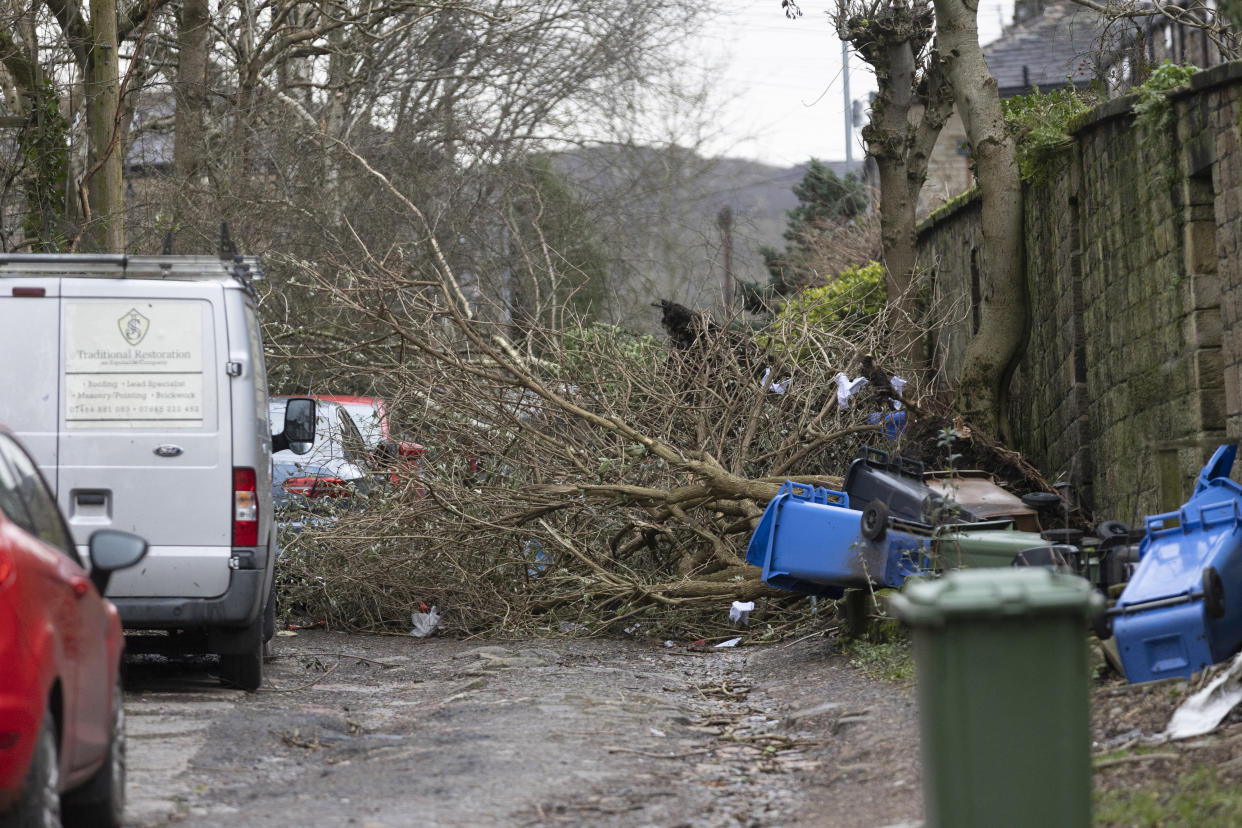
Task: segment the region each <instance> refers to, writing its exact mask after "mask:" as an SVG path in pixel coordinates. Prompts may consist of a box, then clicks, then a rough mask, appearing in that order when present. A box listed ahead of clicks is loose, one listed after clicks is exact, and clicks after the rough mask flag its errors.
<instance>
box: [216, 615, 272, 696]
mask: <svg viewBox="0 0 1242 828" xmlns="http://www.w3.org/2000/svg"><path fill="white" fill-rule="evenodd" d="M263 643H264V642H263V616H259V618H258V620H256V621H255V622H254V623H253V624H251V625H250V626H249V627H247V628H246V631H245V632H244V633H242V635H240V636H238V645H239V646H241V652H234V653H221V654H220V681H221V682H222V683H223V684H227V685H228V686H230V687H236V688H238V689H239V690H245V691H246V692H247V693H253V692H254V691H255V690H258V689H259V687H260V685H262V684H263Z"/></svg>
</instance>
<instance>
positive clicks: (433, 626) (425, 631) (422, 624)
mask: <svg viewBox="0 0 1242 828" xmlns="http://www.w3.org/2000/svg"><path fill="white" fill-rule="evenodd" d="M410 620H411V621H413V622H414V629H412V630H410V635H412V636H414V637H415V638H426V637H427V636H429V635H431V634H432V633H433V632H435V631H436V630H438V629H440V627H441V624H440V613H438V612H436V608H435V607H432V608H431V609H430V610H428V611H427V612H415V613H412V614H411V615H410Z"/></svg>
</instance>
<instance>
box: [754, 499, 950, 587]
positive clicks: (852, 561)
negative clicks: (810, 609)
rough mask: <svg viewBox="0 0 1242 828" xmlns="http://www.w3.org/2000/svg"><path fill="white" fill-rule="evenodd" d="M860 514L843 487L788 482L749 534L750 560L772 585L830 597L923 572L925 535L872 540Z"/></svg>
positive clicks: (893, 582) (895, 584) (894, 583)
mask: <svg viewBox="0 0 1242 828" xmlns="http://www.w3.org/2000/svg"><path fill="white" fill-rule="evenodd" d="M859 518H860V513H859V512H856V511H854V510H853V509H850V508H849V496H848V495H846V494H845V493H844V492H838V491H833V490H832V489H825V488H822V487H812V486H805V485H802V484H799V483H794V482H792V481H786V483H785V484H784V485H783V486H781V489H780V491H779V492H778V493H777V495H776V497H774V498H772V501H771V502H770V503H769V504H768V507H767V509H765V510H764V512H763V517H762V518H760V520H759V525H758V527H756V529H755V532H754V534H753V535H751V538H750V544H749V546H748V547H747V549H746V560H747V562H749V563H751V564H753V565H754V566H757V567H759V568H761V569H762V570H763V582H764V583H766V584H768V585H769V586H773V587H777V588H779V589H788V590H792V591H794V592H801V593H804V594H806V595H822V596H825V597H828V598H840V597H841V596H842V595H843V594H844V592H845V588H846V587H867V586H870V585H872V584H878V585H882V586H892V587H899V586H901V584H902V583H903V582H904V581H905V579H906V577H908V576H909V575H912V574H914V573H916V572H923V571H925V569H926V566H925V562H926V551H925V545H926V539H924V538H920V537H918V536H916V535H912V534H908V533H905V532H898V531H891V530H890V531H888V532H886V533H885V534H884V536H883V537H882V538H879V539H877V540H874V541H873V540H868V539H866V538H864V537H863V536H862V533H861V528H860V522H859Z"/></svg>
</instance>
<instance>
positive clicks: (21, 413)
mask: <svg viewBox="0 0 1242 828" xmlns="http://www.w3.org/2000/svg"><path fill="white" fill-rule="evenodd" d="M0 331H3V332H4V334H3V336H4V339H3V341H4V343H5V351H6V353H5V358H4V359H0V388H2V389H4V391H3V392H2V393H0V420H2V421H3V422H4V424H5V425H7V426H8V427H9V428H11V429H13V431H14V432H15V433H16V434H17V436H18V437H19V438H20V439H21V441H22V443H23V444H24V445H25V446H26V449H27V451H29V452H30V454H31V455H32V456H33V457H34V459H35V462H36V463H38V464H39V470H40V471H41V472H43V478H44V479H45V480H47V482H48V485H49V486H51V487H52V490H53V491H55V489H56V464H57V461H58V460H59V455H58V453H57V452H58V444H57V439H56V418H57V412H58V411H59V410H60V379H59V377H60V370H59V362H58V354H57V351H58V349H57V347H56V343H57V342H59V341H60V279H57V278H55V277H46V276H44V277H33V276H32V277H29V278H22V277H14V278H11V279H5V280H4V281H3V282H0Z"/></svg>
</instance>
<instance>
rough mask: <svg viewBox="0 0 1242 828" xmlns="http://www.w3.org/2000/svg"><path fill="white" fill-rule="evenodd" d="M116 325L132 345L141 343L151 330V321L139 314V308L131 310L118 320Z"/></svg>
mask: <svg viewBox="0 0 1242 828" xmlns="http://www.w3.org/2000/svg"><path fill="white" fill-rule="evenodd" d="M116 324H117V327H118V328H120V329H121V336H123V337H125V341H126V342H128V343H129V344H130V345H137V344H138V343H139V342H141V341H142V340H143V339H144V338H145V337H146V335H147V331H148V330H150V328H151V320H150V319H147V318H146V317H145V316H143V315H142V314H141V313H139V312H138V309H137V308H130V309H129V313H127V314H125V315H124V316H122V317H121V318H120V319H118V320H116Z"/></svg>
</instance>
